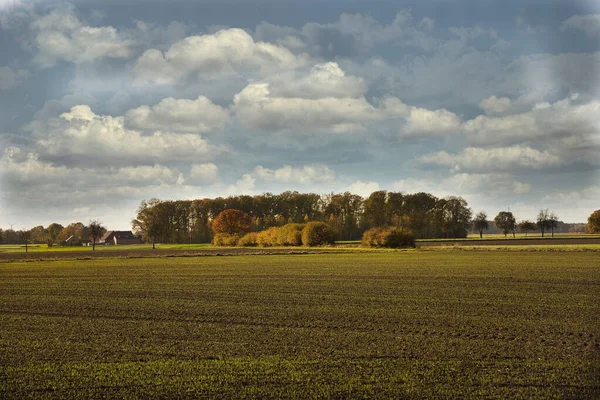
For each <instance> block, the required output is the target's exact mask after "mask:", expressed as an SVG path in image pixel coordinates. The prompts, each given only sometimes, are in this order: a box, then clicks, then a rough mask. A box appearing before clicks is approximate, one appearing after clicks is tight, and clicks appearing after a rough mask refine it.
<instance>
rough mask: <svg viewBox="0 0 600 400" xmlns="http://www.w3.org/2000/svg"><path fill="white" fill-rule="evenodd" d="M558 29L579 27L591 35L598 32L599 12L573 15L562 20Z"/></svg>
mask: <svg viewBox="0 0 600 400" xmlns="http://www.w3.org/2000/svg"><path fill="white" fill-rule="evenodd" d="M560 29H561V30H562V31H565V30H567V29H579V30H582V31H584V32H585V33H587V35H588V36H590V37H593V36H595V35H597V34H598V33H600V14H587V15H574V16H572V17H570V18H569V19H567V20H566V21H565V22H563V24H562V25H561V27H560Z"/></svg>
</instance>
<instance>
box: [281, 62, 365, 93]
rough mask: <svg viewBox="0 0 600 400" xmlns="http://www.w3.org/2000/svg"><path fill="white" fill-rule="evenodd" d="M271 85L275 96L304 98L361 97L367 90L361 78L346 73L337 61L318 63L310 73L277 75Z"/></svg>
mask: <svg viewBox="0 0 600 400" xmlns="http://www.w3.org/2000/svg"><path fill="white" fill-rule="evenodd" d="M269 87H270V89H271V95H272V96H274V97H283V98H303V99H319V98H325V97H334V98H346V97H360V96H362V95H363V94H364V93H365V92H366V91H367V85H366V83H365V82H364V81H363V80H362V79H361V78H358V77H356V76H349V75H346V73H345V72H344V70H342V69H341V68H340V66H339V65H338V64H337V63H335V62H328V63H325V64H317V65H315V66H314V67H313V68H312V69H311V71H310V73H309V74H308V75H306V74H305V75H301V74H299V73H297V72H294V71H293V72H289V73H284V74H281V75H278V76H275V77H274V78H272V79H270V80H269Z"/></svg>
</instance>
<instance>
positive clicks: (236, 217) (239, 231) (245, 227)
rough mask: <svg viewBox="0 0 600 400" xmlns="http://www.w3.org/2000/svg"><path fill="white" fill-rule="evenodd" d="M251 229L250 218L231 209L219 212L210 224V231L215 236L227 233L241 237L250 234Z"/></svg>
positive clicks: (241, 212)
mask: <svg viewBox="0 0 600 400" xmlns="http://www.w3.org/2000/svg"><path fill="white" fill-rule="evenodd" d="M251 228H252V218H251V217H250V216H249V215H248V214H246V213H245V212H243V211H240V210H234V209H232V208H230V209H227V210H224V211H221V213H220V214H219V215H217V218H215V220H214V221H213V223H212V230H213V232H214V233H215V234H217V233H227V234H229V235H239V236H243V235H245V234H246V233H248V232H250V230H251Z"/></svg>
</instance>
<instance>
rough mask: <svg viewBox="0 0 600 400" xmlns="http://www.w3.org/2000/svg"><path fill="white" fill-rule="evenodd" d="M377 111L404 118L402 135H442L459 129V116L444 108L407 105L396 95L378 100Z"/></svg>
mask: <svg viewBox="0 0 600 400" xmlns="http://www.w3.org/2000/svg"><path fill="white" fill-rule="evenodd" d="M379 111H380V112H381V114H382V115H383V116H384V117H385V118H403V119H405V120H406V124H405V125H404V126H403V127H402V128H401V134H402V136H428V135H443V134H447V133H454V132H459V131H460V130H461V119H460V117H459V116H458V115H456V114H454V113H452V112H450V111H448V110H446V109H444V108H442V109H439V110H428V109H426V108H420V107H414V106H409V105H407V104H405V103H404V102H402V101H401V100H400V99H398V98H396V97H386V98H384V99H383V100H381V101H380V104H379Z"/></svg>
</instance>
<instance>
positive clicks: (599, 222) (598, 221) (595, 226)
mask: <svg viewBox="0 0 600 400" xmlns="http://www.w3.org/2000/svg"><path fill="white" fill-rule="evenodd" d="M587 231H588V233H600V210H596V211H594V212H593V213H592V214H591V215H590V217H589V218H588V223H587Z"/></svg>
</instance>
